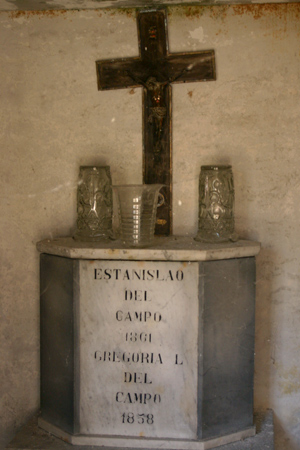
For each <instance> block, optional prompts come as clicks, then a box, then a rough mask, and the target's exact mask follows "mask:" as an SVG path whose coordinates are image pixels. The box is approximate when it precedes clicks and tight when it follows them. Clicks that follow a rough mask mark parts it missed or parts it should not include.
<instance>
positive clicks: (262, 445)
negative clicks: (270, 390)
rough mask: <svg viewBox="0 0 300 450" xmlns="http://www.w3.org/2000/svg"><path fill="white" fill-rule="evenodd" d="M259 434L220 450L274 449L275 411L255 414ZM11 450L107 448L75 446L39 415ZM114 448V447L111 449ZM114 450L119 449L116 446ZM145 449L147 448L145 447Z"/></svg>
mask: <svg viewBox="0 0 300 450" xmlns="http://www.w3.org/2000/svg"><path fill="white" fill-rule="evenodd" d="M255 425H256V429H257V434H256V436H254V437H251V438H248V439H245V440H244V441H239V442H235V443H232V444H228V445H222V446H221V447H218V450H274V426H273V413H272V411H271V410H268V411H266V412H264V413H259V414H256V415H255ZM6 448H7V449H10V450H71V449H73V450H74V448H75V450H106V448H104V447H96V446H75V447H74V446H73V445H71V444H68V443H66V442H63V441H62V440H60V439H58V438H56V437H54V436H52V435H51V434H50V433H47V432H46V431H44V430H42V429H41V428H39V427H38V425H37V416H34V417H33V418H32V419H31V420H30V422H28V423H27V425H25V426H24V427H23V428H22V429H21V431H20V432H19V433H18V434H17V435H16V437H15V438H14V439H13V440H12V441H11V443H10V444H9V445H8V446H7V447H6ZM110 450H112V449H110ZM114 450H118V449H116V448H114ZM136 450H137V449H136ZM143 450H145V449H143Z"/></svg>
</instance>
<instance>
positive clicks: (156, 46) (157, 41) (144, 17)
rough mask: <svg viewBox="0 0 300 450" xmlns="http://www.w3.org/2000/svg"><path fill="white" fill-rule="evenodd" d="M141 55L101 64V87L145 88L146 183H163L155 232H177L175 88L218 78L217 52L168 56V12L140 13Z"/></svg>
mask: <svg viewBox="0 0 300 450" xmlns="http://www.w3.org/2000/svg"><path fill="white" fill-rule="evenodd" d="M137 26H138V38H139V52H140V56H139V57H137V58H122V59H115V60H103V61H97V62H96V68H97V78H98V89H99V90H106V89H122V88H125V87H126V88H129V87H131V88H132V87H139V86H141V87H143V182H144V183H146V184H154V183H161V184H164V185H165V187H164V188H163V189H162V190H161V192H162V194H163V196H164V204H163V205H162V206H161V207H160V208H158V210H157V220H156V227H155V233H156V234H157V235H164V236H168V235H169V234H170V233H171V231H172V156H171V84H172V83H185V82H189V81H210V80H215V79H216V72H215V55H214V51H213V50H205V51H200V52H191V53H185V54H182V53H174V54H169V53H168V40H167V22H166V14H165V11H164V10H155V11H140V12H138V13H137Z"/></svg>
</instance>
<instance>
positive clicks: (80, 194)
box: [74, 166, 112, 241]
mask: <svg viewBox="0 0 300 450" xmlns="http://www.w3.org/2000/svg"><path fill="white" fill-rule="evenodd" d="M111 233H112V185H111V176H110V168H109V166H103V167H99V166H98V167H96V166H81V167H80V172H79V181H78V189H77V229H76V232H75V235H74V239H75V240H79V241H105V240H107V239H109V237H110V236H111Z"/></svg>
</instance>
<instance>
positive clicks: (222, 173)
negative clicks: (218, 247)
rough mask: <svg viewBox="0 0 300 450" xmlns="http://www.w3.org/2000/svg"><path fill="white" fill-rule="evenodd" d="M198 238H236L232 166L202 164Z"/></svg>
mask: <svg viewBox="0 0 300 450" xmlns="http://www.w3.org/2000/svg"><path fill="white" fill-rule="evenodd" d="M195 240H196V241H201V242H208V243H218V242H226V241H237V240H238V236H237V234H236V233H235V232H234V184H233V174H232V168H231V166H202V167H201V172H200V179H199V228H198V234H197V236H196V237H195Z"/></svg>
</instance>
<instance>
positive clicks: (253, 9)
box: [167, 3, 300, 21]
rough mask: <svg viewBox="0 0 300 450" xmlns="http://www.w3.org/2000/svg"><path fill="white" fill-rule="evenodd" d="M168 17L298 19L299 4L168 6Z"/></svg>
mask: <svg viewBox="0 0 300 450" xmlns="http://www.w3.org/2000/svg"><path fill="white" fill-rule="evenodd" d="M167 9H168V12H169V15H170V16H172V15H173V16H185V17H187V18H188V19H194V18H196V19H199V18H200V17H201V16H203V15H204V14H205V15H207V16H209V17H210V18H213V19H221V20H222V21H223V20H224V19H225V18H226V16H227V15H229V14H232V15H233V16H241V15H246V14H247V15H252V16H253V18H254V19H260V18H262V17H267V16H270V15H274V16H275V17H278V18H285V17H286V16H287V14H290V15H291V16H292V17H294V18H300V3H262V4H243V5H232V4H231V5H213V6H210V5H203V6H183V5H181V6H169V7H168V8H167Z"/></svg>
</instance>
